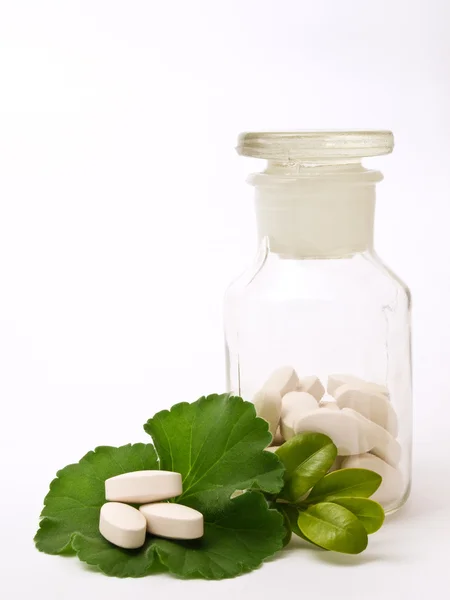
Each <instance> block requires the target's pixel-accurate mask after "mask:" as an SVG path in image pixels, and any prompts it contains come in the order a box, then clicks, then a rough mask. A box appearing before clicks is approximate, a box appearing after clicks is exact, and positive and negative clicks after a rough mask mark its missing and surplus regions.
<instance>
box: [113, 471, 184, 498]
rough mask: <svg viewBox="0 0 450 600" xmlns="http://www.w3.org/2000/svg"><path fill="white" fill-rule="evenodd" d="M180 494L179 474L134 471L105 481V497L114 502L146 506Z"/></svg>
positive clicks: (180, 481)
mask: <svg viewBox="0 0 450 600" xmlns="http://www.w3.org/2000/svg"><path fill="white" fill-rule="evenodd" d="M181 493H182V480H181V475H180V473H173V472H172V471H156V470H155V471H135V472H132V473H124V474H122V475H117V476H116V477H111V478H110V479H107V480H106V481H105V496H106V499H107V500H111V501H115V502H129V503H132V504H146V503H147V502H158V501H159V500H167V499H169V498H174V497H175V496H179V495H180V494H181Z"/></svg>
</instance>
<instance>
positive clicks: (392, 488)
mask: <svg viewBox="0 0 450 600" xmlns="http://www.w3.org/2000/svg"><path fill="white" fill-rule="evenodd" d="M342 468H343V469H368V470H369V471H375V473H378V474H379V475H381V477H382V478H383V480H382V482H381V485H380V487H379V488H378V489H377V491H376V492H375V493H374V494H373V495H372V496H371V497H370V498H371V500H375V502H379V503H380V504H381V505H382V506H383V507H389V506H391V505H392V504H394V503H395V504H397V503H398V502H399V500H400V499H401V497H402V495H403V493H404V485H403V478H402V474H401V473H400V471H399V469H395V468H394V467H391V465H388V464H387V463H386V462H384V460H381V458H378V456H373V455H372V454H361V455H359V456H349V457H348V458H345V459H344V460H343V462H342Z"/></svg>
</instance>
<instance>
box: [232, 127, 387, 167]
mask: <svg viewBox="0 0 450 600" xmlns="http://www.w3.org/2000/svg"><path fill="white" fill-rule="evenodd" d="M393 148H394V136H393V134H392V132H391V131H387V130H378V131H377V130H367V131H319V130H317V131H248V132H244V133H241V134H240V135H239V138H238V145H237V148H236V150H237V152H238V154H240V155H241V156H252V157H254V158H265V159H267V160H278V161H286V162H295V161H311V160H318V161H320V159H326V160H327V161H328V160H337V161H339V162H340V161H344V162H345V159H346V158H349V159H355V158H364V157H369V156H381V155H382V154H389V153H391V152H392V150H393Z"/></svg>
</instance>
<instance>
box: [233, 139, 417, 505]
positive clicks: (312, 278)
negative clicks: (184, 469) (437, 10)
mask: <svg viewBox="0 0 450 600" xmlns="http://www.w3.org/2000/svg"><path fill="white" fill-rule="evenodd" d="M392 148H393V136H392V133H390V132H387V131H367V132H280V133H267V132H262V133H245V134H242V135H241V136H240V138H239V145H238V152H239V153H240V154H241V155H244V156H252V157H257V158H263V159H266V160H267V161H268V162H267V167H266V169H265V170H264V171H263V172H262V173H257V174H254V175H252V176H251V178H250V183H251V184H253V185H254V186H255V191H256V199H255V205H256V218H257V229H258V238H259V251H258V254H257V258H256V261H255V264H254V266H253V267H252V268H251V269H250V270H249V271H247V272H245V273H244V274H243V275H242V276H241V277H239V278H238V279H237V280H236V281H235V282H233V283H232V284H231V286H230V287H229V289H228V291H227V293H226V298H225V339H226V357H227V385H228V390H229V391H232V392H234V393H237V394H239V395H241V396H242V397H243V398H244V399H247V400H251V399H253V398H254V397H255V394H257V393H258V392H259V391H260V390H261V389H265V388H264V386H267V381H268V379H269V378H270V376H271V373H273V372H274V371H276V370H277V369H279V368H280V367H285V366H290V367H293V368H294V369H295V371H296V373H297V374H298V376H299V377H300V383H299V384H296V387H295V389H296V390H304V389H305V387H304V385H303V384H302V381H303V379H302V378H303V377H304V376H317V377H318V378H319V379H320V381H321V382H322V384H323V386H324V388H327V385H328V391H329V392H330V391H331V392H332V393H333V395H334V396H335V397H336V398H339V397H340V395H341V396H342V398H344V400H343V401H341V403H340V404H339V406H340V407H341V409H342V410H343V408H345V407H346V410H345V411H344V412H345V413H346V415H347V417H352V418H356V417H357V416H358V415H360V414H363V416H364V417H366V418H368V420H366V421H364V420H361V419H359V425H360V430H358V434H355V433H354V431H353V429H351V428H350V430H349V433H348V435H349V436H352V435H358V436H359V435H362V433H363V434H364V435H365V436H366V438H364V439H361V438H360V437H358V438H357V442H356V443H357V446H358V447H357V451H355V444H354V443H353V444H352V443H350V444H349V445H350V446H352V448H350V449H348V448H345V449H344V451H343V454H344V456H343V457H342V459H341V463H340V464H341V466H343V467H345V466H362V467H365V468H372V469H373V470H377V469H378V468H379V467H380V466H381V470H382V471H383V472H382V473H381V474H382V475H383V478H384V481H383V484H382V485H383V486H384V487H383V490H382V492H383V493H382V494H381V496H380V495H378V496H376V497H375V499H378V500H379V501H380V502H381V503H382V504H383V505H384V507H385V510H386V512H392V511H394V510H396V509H398V508H399V507H400V506H401V505H402V504H403V503H404V502H405V500H406V499H407V497H408V494H409V489H410V474H411V429H412V391H411V358H410V293H409V290H408V288H407V287H406V285H405V284H404V283H402V281H401V280H400V279H399V278H398V277H397V276H396V275H394V274H393V273H392V271H390V269H389V268H388V267H386V265H385V264H384V263H383V262H382V261H381V259H380V258H379V257H378V256H377V254H376V253H375V251H374V248H373V221H374V209H375V184H376V183H377V182H379V181H381V179H382V176H381V174H380V173H379V172H377V171H373V170H368V169H366V168H364V167H363V166H362V164H361V160H362V158H363V157H369V156H377V155H381V154H387V153H389V152H391V151H392ZM336 374H344V377H341V379H340V378H339V377H337V378H336V377H333V376H335V375H336ZM330 376H331V379H329V378H330ZM349 376H350V377H349ZM327 382H328V384H327ZM365 382H371V383H375V384H378V385H379V386H381V387H378V388H377V387H376V386H373V385H366V383H365ZM338 384H339V385H338ZM341 385H347V388H342V387H340V386H341ZM383 386H386V388H387V390H386V389H385V388H384V387H383ZM319 387H320V384H319ZM336 388H340V391H339V390H338V391H336ZM349 388H350V391H349ZM355 390H356V391H355ZM358 390H359V391H358ZM285 391H286V390H284V392H285ZM343 392H346V394H344V393H343ZM360 392H364V394H365V396H364V398H363V399H362V400H361V398H360V396H361V393H360ZM280 393H281V392H280ZM352 394H353V396H352ZM358 394H359V396H358ZM367 395H369V396H370V398H369V400H367V397H366V396H367ZM380 395H381V396H383V397H384V398H388V402H389V404H390V407H389V406H385V404H386V402H385V400H383V398H380ZM321 396H322V391H320V392H319V394H317V393H316V397H317V400H320V398H321ZM355 397H356V400H355ZM360 401H362V405H361V406H362V408H361V407H360V404H358V402H360ZM327 402H331V403H335V402H336V400H334V399H333V398H332V397H331V394H325V395H324V397H323V398H322V399H321V400H320V403H319V405H318V409H317V410H322V411H325V410H326V411H328V412H327V414H328V415H329V411H330V410H331V409H332V408H334V410H335V409H336V405H334V406H332V407H331V408H330V407H329V408H327V407H326V406H325V408H319V406H320V407H322V406H323V405H326V403H327ZM282 405H283V404H282ZM349 408H353V409H356V412H357V413H358V415H355V414H354V413H352V412H351V411H349V410H348V409H349ZM391 408H393V409H394V411H395V412H394V414H392V410H391ZM342 410H341V413H342ZM380 411H381V412H380ZM383 411H384V412H383ZM386 411H388V414H387V413H386ZM381 413H382V415H381V417H380V414H381ZM386 414H387V416H386ZM383 415H384V416H383ZM347 417H345V419H343V418H342V421H343V428H341V432H340V433H341V434H342V435H343V434H344V433H343V432H344V430H345V426H346V423H347V420H348V419H347ZM327 418H329V417H323V415H322V414H321V415H320V416H319V424H318V425H317V426H315V430H321V431H323V433H329V432H328V431H327V427H328V425H327ZM340 418H341V417H340ZM380 418H381V421H380ZM320 419H322V420H320ZM383 419H385V421H386V419H388V420H389V423H388V422H383ZM299 420H301V419H300V418H299ZM377 420H378V423H376V426H375V428H373V430H372V429H370V427H368V428H367V429H364V427H366V425H368V424H370V423H372V422H377ZM331 421H332V419H331ZM393 421H396V423H393ZM308 422H309V423H314V424H315V421H314V419H313V421H308ZM338 422H340V421H338ZM397 422H398V427H397ZM353 424H354V423H353V421H352V423H351V425H352V427H353ZM344 425H345V426H344ZM330 426H331V428H332V429H333V427H334V428H336V426H337V425H336V424H335V423H334V422H333V423H332V424H331V425H330ZM386 429H387V430H388V432H387V435H385V434H384V433H383V432H384V431H386ZM299 430H300V431H301V430H302V428H301V427H299ZM361 432H362V433H361ZM330 435H331V434H330ZM377 435H378V436H379V437H377ZM380 436H381V437H380ZM383 436H384V437H383ZM331 437H333V435H331ZM367 438H369V439H367ZM350 442H352V440H350ZM353 442H354V440H353ZM367 444H369V445H370V444H373V445H374V447H373V448H369V447H368V446H367ZM378 446H380V447H378ZM349 452H351V453H350V455H349V454H348V453H349ZM375 455H377V456H375ZM372 456H375V458H374V459H373V460H372V459H371V457H372ZM381 457H382V458H381ZM360 459H361V460H362V462H361V460H360ZM366 459H367V460H366ZM365 460H366V462H364V461H365ZM373 461H375V463H374V462H373ZM385 465H387V466H386V467H385ZM380 489H381V488H380Z"/></svg>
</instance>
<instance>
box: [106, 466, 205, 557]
mask: <svg viewBox="0 0 450 600" xmlns="http://www.w3.org/2000/svg"><path fill="white" fill-rule="evenodd" d="M182 491H183V489H182V481H181V475H180V473H174V472H172V471H135V472H132V473H124V474H123V475H117V476H116V477H111V478H110V479H107V480H106V481H105V497H106V500H109V502H107V503H106V504H104V505H103V506H102V508H101V510H100V525H99V529H100V533H101V534H102V536H103V537H104V538H106V539H107V540H108V541H109V542H111V543H112V544H114V545H116V546H119V547H120V548H127V549H134V548H140V547H141V546H143V545H144V542H145V537H146V533H147V532H149V533H151V534H153V535H157V536H160V537H165V538H171V539H181V540H194V539H197V538H200V537H202V536H203V515H202V514H201V513H200V512H199V511H198V510H194V509H193V508H190V507H189V506H184V505H182V504H175V503H173V502H161V500H168V499H169V498H174V497H175V496H179V495H180V494H181V493H182ZM130 504H140V505H141V506H140V507H139V509H137V508H134V507H133V506H130Z"/></svg>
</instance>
